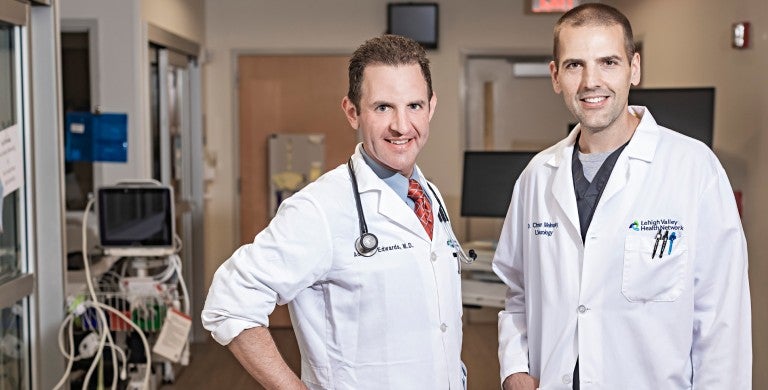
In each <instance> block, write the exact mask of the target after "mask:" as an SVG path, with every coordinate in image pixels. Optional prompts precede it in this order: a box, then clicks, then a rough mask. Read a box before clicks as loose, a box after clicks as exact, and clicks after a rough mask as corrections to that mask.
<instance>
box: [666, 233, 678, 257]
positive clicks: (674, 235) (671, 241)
mask: <svg viewBox="0 0 768 390" xmlns="http://www.w3.org/2000/svg"><path fill="white" fill-rule="evenodd" d="M676 239H677V234H675V232H672V234H670V235H669V251H667V254H668V255H671V254H672V244H674V243H675V240H676Z"/></svg>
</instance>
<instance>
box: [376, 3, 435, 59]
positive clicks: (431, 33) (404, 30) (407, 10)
mask: <svg viewBox="0 0 768 390" xmlns="http://www.w3.org/2000/svg"><path fill="white" fill-rule="evenodd" d="M387 33H388V34H395V35H400V36H403V37H407V38H411V39H413V40H414V41H416V42H418V43H420V44H421V45H422V46H424V48H426V49H437V35H438V34H437V33H438V6H437V3H389V4H387Z"/></svg>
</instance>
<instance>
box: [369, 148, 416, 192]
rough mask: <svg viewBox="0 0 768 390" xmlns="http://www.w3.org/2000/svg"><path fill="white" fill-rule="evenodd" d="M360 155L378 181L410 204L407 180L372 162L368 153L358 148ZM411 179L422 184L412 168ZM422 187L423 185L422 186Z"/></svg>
mask: <svg viewBox="0 0 768 390" xmlns="http://www.w3.org/2000/svg"><path fill="white" fill-rule="evenodd" d="M360 154H361V155H362V156H363V160H364V161H365V164H366V165H368V167H370V168H371V170H372V171H373V173H375V174H376V176H378V177H379V179H381V180H383V181H384V183H386V184H387V185H388V186H389V188H392V190H393V191H395V193H396V194H397V196H399V197H400V198H402V199H403V200H404V201H405V202H406V203H409V204H410V203H411V202H413V201H411V200H410V199H409V198H408V185H409V182H408V178H407V177H405V176H403V175H402V174H400V173H399V172H395V171H393V170H391V169H389V168H387V167H385V166H383V165H381V164H379V163H378V162H377V161H376V160H374V159H373V158H372V157H371V156H369V155H368V152H366V151H365V148H364V147H362V146H361V147H360ZM411 178H412V179H415V180H416V181H418V182H419V183H423V182H422V180H421V176H420V175H419V170H418V169H416V168H415V167H414V169H413V174H412V175H411ZM422 187H424V185H423V184H422Z"/></svg>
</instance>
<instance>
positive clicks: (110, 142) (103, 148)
mask: <svg viewBox="0 0 768 390" xmlns="http://www.w3.org/2000/svg"><path fill="white" fill-rule="evenodd" d="M64 126H65V129H66V137H65V144H66V145H65V149H66V150H65V151H66V160H67V161H103V162H127V161H128V115H127V114H120V113H100V114H93V113H90V112H68V113H67V114H66V119H65V124H64Z"/></svg>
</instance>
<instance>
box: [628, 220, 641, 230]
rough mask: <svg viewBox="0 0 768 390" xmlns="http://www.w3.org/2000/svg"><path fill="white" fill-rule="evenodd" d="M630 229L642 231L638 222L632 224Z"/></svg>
mask: <svg viewBox="0 0 768 390" xmlns="http://www.w3.org/2000/svg"><path fill="white" fill-rule="evenodd" d="M629 228H630V229H632V230H634V231H638V230H640V222H637V221H635V222H632V223H631V224H629Z"/></svg>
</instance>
